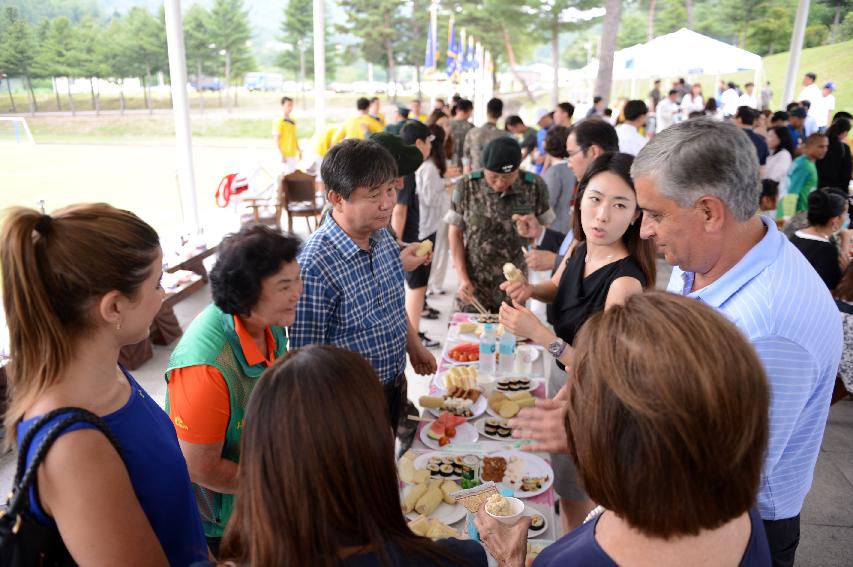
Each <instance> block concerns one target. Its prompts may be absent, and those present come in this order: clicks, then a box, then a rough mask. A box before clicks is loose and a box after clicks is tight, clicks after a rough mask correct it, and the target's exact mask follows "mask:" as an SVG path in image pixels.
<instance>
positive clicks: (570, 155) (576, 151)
mask: <svg viewBox="0 0 853 567" xmlns="http://www.w3.org/2000/svg"><path fill="white" fill-rule="evenodd" d="M566 152H567V153H568V154H569V157H570V158H571V157H575V156H576V155H578V154H579V153H581V152H583V149H582V148H581V149H578V150H575V151H573V152H570V151H569V150H566Z"/></svg>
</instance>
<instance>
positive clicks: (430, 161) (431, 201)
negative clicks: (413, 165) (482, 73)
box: [415, 124, 461, 289]
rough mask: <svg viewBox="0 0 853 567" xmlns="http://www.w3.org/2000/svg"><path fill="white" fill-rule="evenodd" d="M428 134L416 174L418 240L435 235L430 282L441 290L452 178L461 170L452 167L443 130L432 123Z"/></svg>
mask: <svg viewBox="0 0 853 567" xmlns="http://www.w3.org/2000/svg"><path fill="white" fill-rule="evenodd" d="M429 131H430V137H432V141H431V142H430V153H429V156H427V158H426V159H425V160H424V161H423V163H422V164H421V166H420V167H419V168H418V170H417V171H416V172H415V192H416V193H417V195H418V199H419V201H420V203H419V204H420V216H419V218H418V240H421V241H423V240H426V239H428V238H429V237H430V236H432V235H435V247H434V249H433V251H432V269H431V270H430V280H429V281H430V282H432V283H433V284H434V288H433V289H435V288H440V287H441V284H442V282H443V279H444V277H443V273H444V272H445V271H446V270H447V260H448V256H449V251H450V241H449V240H448V237H447V223H446V222H444V215H446V214H447V211H449V210H450V192H451V187H452V185H453V182H452V179H453V178H454V177H455V176H458V175H459V174H460V173H461V171H460V170H459V167H458V166H455V165H451V164H449V163H448V161H447V157H446V156H445V154H444V141H445V133H444V128H443V127H442V126H441V125H440V124H433V125H431V126H430V127H429ZM427 139H429V138H427ZM433 272H435V273H438V275H439V276H440V277H437V278H436V279H433V278H432V275H433Z"/></svg>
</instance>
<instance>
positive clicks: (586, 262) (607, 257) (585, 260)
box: [583, 254, 616, 264]
mask: <svg viewBox="0 0 853 567" xmlns="http://www.w3.org/2000/svg"><path fill="white" fill-rule="evenodd" d="M615 255H616V254H608V255H607V256H605V257H604V258H601V260H609V259H610V258H612V257H613V256H615ZM583 261H584V263H585V264H589V261H590V257H589V254H587V255H586V258H584V260H583Z"/></svg>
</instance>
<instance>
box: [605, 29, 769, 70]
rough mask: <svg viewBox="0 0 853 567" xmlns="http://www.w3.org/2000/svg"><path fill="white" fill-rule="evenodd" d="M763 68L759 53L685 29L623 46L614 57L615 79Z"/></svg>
mask: <svg viewBox="0 0 853 567" xmlns="http://www.w3.org/2000/svg"><path fill="white" fill-rule="evenodd" d="M760 69H761V56H760V55H756V54H755V53H750V52H749V51H746V50H745V49H740V48H738V47H735V46H734V45H729V44H728V43H724V42H722V41H719V40H716V39H714V38H712V37H708V36H706V35H702V34H700V33H696V32H694V31H691V30H688V29H686V28H681V29H680V30H678V31H677V32H673V33H668V34H666V35H661V36H658V37H656V38H654V39H652V40H651V41H649V42H647V43H643V44H638V45H633V46H631V47H628V48H625V49H621V50H619V51H617V52H616V53H615V54H614V57H613V78H614V79H640V78H647V77H680V76H686V75H722V74H725V73H736V72H738V71H758V70H760Z"/></svg>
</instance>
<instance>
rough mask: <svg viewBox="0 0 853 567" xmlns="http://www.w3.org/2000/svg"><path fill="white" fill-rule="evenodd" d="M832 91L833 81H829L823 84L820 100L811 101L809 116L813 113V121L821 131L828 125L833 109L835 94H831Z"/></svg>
mask: <svg viewBox="0 0 853 567" xmlns="http://www.w3.org/2000/svg"><path fill="white" fill-rule="evenodd" d="M834 91H835V83H833V82H832V81H830V82H828V83H826V84H825V85H823V92H822V93H821V95H822V96H821V98H820V100H819V101H818V102H812V111H811V112H809V116H811V115H812V114H814V118H815V123H816V124H817V127H818V130H820V131H821V132H822V131H823V130H825V129H826V128H827V127H828V126H829V124H830V121H831V120H832V113H833V112H834V111H835V95H834V94H832V93H833V92H834Z"/></svg>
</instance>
